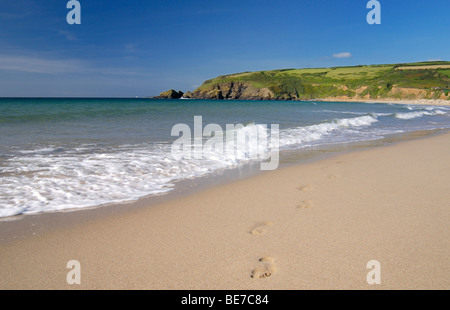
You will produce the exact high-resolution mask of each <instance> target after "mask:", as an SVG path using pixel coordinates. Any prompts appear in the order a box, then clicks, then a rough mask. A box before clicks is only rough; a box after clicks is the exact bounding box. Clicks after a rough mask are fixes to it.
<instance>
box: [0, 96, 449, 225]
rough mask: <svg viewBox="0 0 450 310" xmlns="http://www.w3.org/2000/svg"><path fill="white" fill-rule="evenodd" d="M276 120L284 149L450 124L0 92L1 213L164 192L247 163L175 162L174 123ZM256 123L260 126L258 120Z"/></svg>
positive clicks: (426, 111)
mask: <svg viewBox="0 0 450 310" xmlns="http://www.w3.org/2000/svg"><path fill="white" fill-rule="evenodd" d="M194 116H202V121H203V126H206V125H207V124H211V123H215V124H219V125H220V126H221V127H222V128H223V129H224V131H225V126H226V124H238V123H241V124H243V125H247V124H254V126H260V125H264V124H267V125H268V126H269V127H270V125H271V124H279V128H280V132H279V145H280V151H281V153H280V154H281V156H283V152H284V151H287V150H289V151H292V150H302V149H308V148H313V147H317V146H321V147H325V148H326V146H327V145H332V144H336V143H351V142H355V141H368V140H377V139H382V138H384V137H388V136H389V135H393V134H399V133H408V132H413V131H418V130H434V129H444V128H450V109H449V108H448V107H437V106H436V107H435V106H414V105H395V104H367V103H333V102H286V101H282V102H278V101H220V100H218V101H216V100H155V99H75V98H74V99H57V98H52V99H49V98H42V99H7V98H3V99H0V133H1V135H0V217H6V216H12V215H16V214H22V213H38V212H46V211H55V210H63V209H68V208H83V207H90V206H96V205H100V204H105V203H110V202H123V201H130V200H136V199H138V198H140V197H143V196H146V195H150V194H157V193H165V192H168V191H171V190H172V189H173V188H174V182H175V181H176V180H182V179H187V178H193V177H200V176H203V175H206V174H210V173H213V172H215V171H218V170H220V169H230V168H234V167H237V166H239V165H245V164H248V163H249V162H250V161H251V160H250V159H246V158H245V156H244V158H243V157H242V156H241V157H239V156H237V157H230V156H228V157H226V158H225V157H224V158H221V157H220V156H215V157H213V158H207V159H204V158H199V159H195V158H191V159H180V160H176V159H175V158H174V157H173V156H172V154H171V147H172V145H173V142H174V141H175V140H176V139H178V138H179V136H171V130H172V128H173V126H174V125H176V124H179V123H184V124H187V125H189V126H190V128H194V125H193V121H194ZM258 128H259V129H261V128H260V127H258Z"/></svg>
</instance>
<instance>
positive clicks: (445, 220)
mask: <svg viewBox="0 0 450 310" xmlns="http://www.w3.org/2000/svg"><path fill="white" fill-rule="evenodd" d="M449 154H450V133H447V134H443V135H438V136H433V137H429V138H424V139H417V140H413V141H407V142H402V143H399V144H396V145H391V146H384V147H378V148H372V149H367V150H360V151H353V152H350V153H347V154H342V155H337V156H333V157H331V158H328V159H324V160H320V161H316V162H313V163H308V164H301V165H295V166H290V167H286V168H283V169H278V170H276V171H272V172H265V173H261V174H258V175H256V176H253V177H250V178H247V179H243V180H239V181H236V182H232V183H229V184H225V185H221V186H216V187H213V188H209V189H206V190H203V191H200V192H198V193H196V194H193V195H189V196H186V197H181V198H176V199H173V200H170V201H168V202H163V203H159V204H156V205H152V206H149V207H141V208H132V207H130V206H127V207H126V208H124V210H126V211H122V212H115V213H112V214H109V215H104V216H96V217H92V218H86V217H85V219H84V221H81V220H78V221H72V222H71V223H70V224H66V225H63V224H61V225H58V224H55V223H52V225H50V224H49V225H50V226H52V228H51V229H43V230H42V232H41V231H39V230H36V231H34V232H33V233H31V230H30V233H29V234H27V235H24V236H22V237H21V238H16V239H14V240H12V239H9V240H8V241H7V242H6V241H4V242H2V243H0V253H1V255H0V289H288V290H298V289H449V288H450V279H449V275H450V265H449V262H448V257H449V256H450V226H449V223H450V208H449V207H450V204H449V203H450V163H449ZM139 203H140V204H145V201H140V202H139ZM105 208H106V207H105ZM83 212H87V211H78V212H73V213H61V214H59V215H58V217H60V218H64V219H68V218H70V217H72V216H74V214H82V213H83ZM85 214H86V213H85ZM48 218H49V215H38V216H34V217H33V221H31V222H30V221H28V222H26V223H28V224H27V225H29V226H30V225H33V226H35V227H39V225H41V226H42V225H45V223H46V222H48ZM21 221H23V222H25V220H18V221H16V223H17V224H18V225H19V226H20V225H21ZM62 222H64V221H62ZM4 224H5V223H4V222H3V223H0V228H1V227H2V225H4ZM22 224H23V223H22ZM30 227H31V226H30ZM30 227H28V228H30ZM70 260H77V261H79V262H80V266H81V284H80V285H76V284H75V285H68V284H67V282H66V276H67V273H68V272H69V271H70V269H68V268H67V267H66V264H67V262H68V261H70ZM371 260H377V261H379V263H380V266H381V273H380V275H381V284H379V285H377V284H375V285H369V284H368V283H367V280H366V277H367V274H368V272H369V271H370V269H368V268H367V267H366V265H367V263H368V262H369V261H371Z"/></svg>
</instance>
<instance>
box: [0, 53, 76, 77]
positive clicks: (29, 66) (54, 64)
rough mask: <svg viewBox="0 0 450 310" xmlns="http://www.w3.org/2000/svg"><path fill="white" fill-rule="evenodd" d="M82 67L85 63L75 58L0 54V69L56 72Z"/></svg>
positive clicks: (66, 71)
mask: <svg viewBox="0 0 450 310" xmlns="http://www.w3.org/2000/svg"><path fill="white" fill-rule="evenodd" d="M84 69H85V64H84V63H83V62H82V61H80V60H76V59H67V60H51V59H44V58H39V57H35V56H13V55H0V70H8V71H19V72H30V73H47V74H58V73H68V72H80V71H83V70H84Z"/></svg>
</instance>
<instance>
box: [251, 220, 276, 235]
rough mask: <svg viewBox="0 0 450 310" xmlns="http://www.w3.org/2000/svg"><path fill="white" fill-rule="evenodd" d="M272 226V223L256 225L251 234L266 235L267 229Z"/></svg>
mask: <svg viewBox="0 0 450 310" xmlns="http://www.w3.org/2000/svg"><path fill="white" fill-rule="evenodd" d="M272 225H273V223H272V222H264V223H261V224H258V225H256V226H255V227H253V228H252V229H251V230H250V231H249V232H250V233H251V234H252V235H262V234H265V233H266V232H267V227H268V226H272Z"/></svg>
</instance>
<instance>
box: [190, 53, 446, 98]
mask: <svg viewBox="0 0 450 310" xmlns="http://www.w3.org/2000/svg"><path fill="white" fill-rule="evenodd" d="M229 82H243V83H247V84H250V85H252V86H254V87H256V88H268V89H269V90H271V91H272V92H273V93H274V94H275V95H276V96H277V97H283V98H288V99H314V98H325V97H335V96H346V97H349V98H351V97H354V96H356V95H358V96H361V97H363V96H369V97H370V98H382V97H386V96H388V94H392V92H391V90H392V88H393V87H398V88H414V89H420V90H425V91H427V96H430V97H433V98H434V97H437V96H439V95H440V94H439V93H437V92H434V91H433V89H435V88H442V89H449V88H450V62H445V61H439V62H419V63H410V64H388V65H368V66H352V67H332V68H306V69H282V70H271V71H258V72H243V73H237V74H230V75H223V76H219V77H217V78H215V79H211V80H207V81H205V82H204V83H203V85H202V86H201V87H200V88H198V90H200V91H201V90H205V91H206V90H208V89H209V88H211V87H212V86H214V85H220V84H223V83H229Z"/></svg>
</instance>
